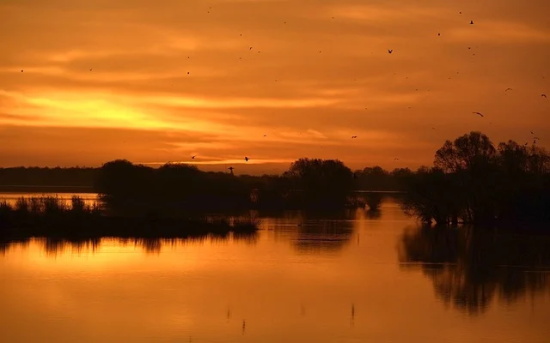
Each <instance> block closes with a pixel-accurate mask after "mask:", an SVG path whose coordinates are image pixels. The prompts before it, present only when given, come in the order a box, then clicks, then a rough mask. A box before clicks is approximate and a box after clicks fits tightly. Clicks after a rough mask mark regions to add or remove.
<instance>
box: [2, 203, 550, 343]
mask: <svg viewBox="0 0 550 343" xmlns="http://www.w3.org/2000/svg"><path fill="white" fill-rule="evenodd" d="M512 242H520V244H515V245H510V244H511V243H512ZM495 244H498V245H499V246H502V247H503V249H504V250H506V251H508V252H510V253H508V254H505V253H503V252H502V251H503V249H497V248H494V247H493V248H488V247H489V246H491V245H493V246H494V245H495ZM511 247H516V248H511ZM549 247H550V245H549V244H548V239H547V238H545V237H542V238H541V237H535V238H532V237H527V238H526V237H511V238H510V236H509V235H504V236H503V235H490V236H489V238H487V237H486V236H484V237H483V238H476V237H475V236H473V235H463V234H462V232H456V231H445V232H439V233H434V231H433V230H432V231H430V230H428V231H426V230H422V229H420V228H418V227H417V224H416V222H415V221H414V220H413V219H411V218H409V217H407V216H405V215H404V214H403V213H402V212H401V210H400V208H399V206H398V205H397V204H396V203H395V202H392V201H387V202H385V203H383V205H382V208H381V211H380V212H379V213H368V212H365V211H363V210H358V211H354V212H349V213H346V214H344V213H335V214H324V215H322V216H319V215H318V214H317V215H312V214H309V215H308V214H304V213H299V212H294V213H286V214H284V215H278V216H271V217H262V219H261V230H260V231H259V233H258V234H257V235H254V236H245V237H231V236H229V237H205V238H202V239H193V240H171V241H167V240H153V241H143V240H125V241H122V240H118V239H112V238H106V239H101V240H99V241H94V242H79V243H72V244H71V243H67V242H56V241H46V240H39V239H33V240H30V241H28V242H19V243H11V244H3V245H2V246H1V250H0V309H1V310H0V341H2V342H56V341H57V342H123V341H125V342H483V343H486V342H499V343H501V342H531V343H537V342H541V343H542V342H548V337H550V328H549V326H548V323H547V322H548V319H549V318H550V283H549V282H548V280H549V279H550V275H549V271H550V267H549V266H550V264H549V258H548V254H549V251H550V249H549ZM510 249H512V250H513V249H516V250H517V251H510ZM518 249H519V250H518ZM522 249H525V251H523V250H522Z"/></svg>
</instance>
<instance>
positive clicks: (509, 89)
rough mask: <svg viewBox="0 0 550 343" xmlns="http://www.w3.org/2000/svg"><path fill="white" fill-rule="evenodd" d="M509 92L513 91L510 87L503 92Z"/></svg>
mask: <svg viewBox="0 0 550 343" xmlns="http://www.w3.org/2000/svg"><path fill="white" fill-rule="evenodd" d="M511 90H513V89H512V88H510V87H508V88H506V89H505V90H504V91H505V92H508V91H511Z"/></svg>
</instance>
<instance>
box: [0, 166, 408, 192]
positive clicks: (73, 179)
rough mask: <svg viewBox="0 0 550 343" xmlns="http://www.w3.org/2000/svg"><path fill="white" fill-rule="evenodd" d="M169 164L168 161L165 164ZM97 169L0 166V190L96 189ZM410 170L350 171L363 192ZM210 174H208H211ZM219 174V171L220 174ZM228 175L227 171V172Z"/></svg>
mask: <svg viewBox="0 0 550 343" xmlns="http://www.w3.org/2000/svg"><path fill="white" fill-rule="evenodd" d="M167 165H170V164H167ZM100 172H101V168H86V167H70V168H62V167H55V168H48V167H11V168H0V191H11V190H21V191H43V190H48V188H51V189H52V190H53V191H71V190H70V189H75V191H77V190H82V189H84V190H87V191H96V190H97V189H96V188H97V187H96V184H97V180H98V176H99V174H100ZM408 173H410V170H409V169H407V168H398V169H395V170H393V171H391V172H390V171H387V170H385V169H383V168H382V167H379V166H374V167H366V168H364V169H362V170H357V171H355V172H354V173H353V177H354V182H353V184H354V189H355V190H367V191H402V190H404V188H403V185H402V183H401V182H400V180H401V179H402V176H403V175H406V174H408ZM211 174H212V173H211ZM222 174H223V173H222ZM227 174H229V173H227ZM239 177H240V178H242V179H246V180H247V182H248V183H250V182H251V181H252V180H254V182H256V183H262V180H265V179H266V178H276V176H273V175H263V176H251V175H243V176H239Z"/></svg>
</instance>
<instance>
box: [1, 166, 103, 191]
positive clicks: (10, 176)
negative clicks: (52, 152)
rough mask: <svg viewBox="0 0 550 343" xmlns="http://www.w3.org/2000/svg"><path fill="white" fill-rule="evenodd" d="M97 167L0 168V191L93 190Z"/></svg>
mask: <svg viewBox="0 0 550 343" xmlns="http://www.w3.org/2000/svg"><path fill="white" fill-rule="evenodd" d="M98 172H99V168H79V167H73V168H60V167H56V168H39V167H14V168H0V191H48V190H50V189H52V190H54V191H57V190H59V191H61V190H64V191H68V192H78V191H93V187H94V182H95V180H96V179H97V175H98Z"/></svg>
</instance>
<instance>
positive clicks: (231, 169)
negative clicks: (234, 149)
mask: <svg viewBox="0 0 550 343" xmlns="http://www.w3.org/2000/svg"><path fill="white" fill-rule="evenodd" d="M227 169H229V172H230V173H231V174H233V169H235V168H233V167H229V168H227Z"/></svg>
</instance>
